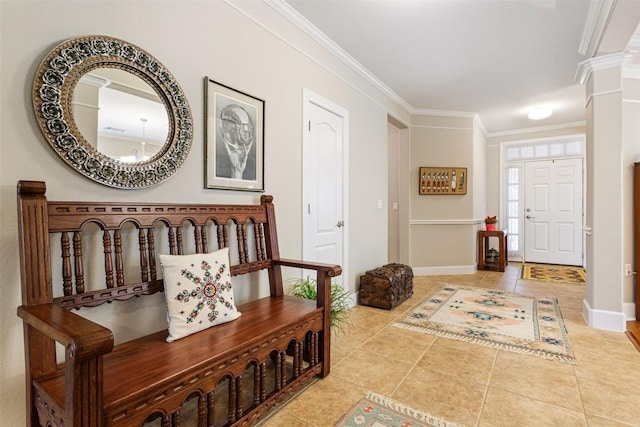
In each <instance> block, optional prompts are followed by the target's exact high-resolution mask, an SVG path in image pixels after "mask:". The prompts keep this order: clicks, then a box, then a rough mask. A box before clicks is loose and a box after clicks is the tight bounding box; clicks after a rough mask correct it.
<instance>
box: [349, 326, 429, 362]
mask: <svg viewBox="0 0 640 427" xmlns="http://www.w3.org/2000/svg"><path fill="white" fill-rule="evenodd" d="M435 339H436V337H434V336H433V335H425V334H421V333H418V332H413V331H407V330H405V329H401V328H396V327H395V326H386V327H385V328H384V329H382V330H381V331H380V332H379V333H378V334H376V335H374V336H373V337H371V338H370V339H369V341H367V342H366V343H365V344H364V345H363V346H362V347H360V348H361V350H363V351H366V352H369V353H377V354H380V355H382V356H386V357H388V358H390V359H393V360H399V361H401V362H405V363H408V364H411V365H413V364H415V363H416V362H417V361H418V360H420V358H421V357H422V355H423V354H424V352H425V351H426V350H427V349H428V348H429V347H431V345H432V344H433V342H434V341H435Z"/></svg>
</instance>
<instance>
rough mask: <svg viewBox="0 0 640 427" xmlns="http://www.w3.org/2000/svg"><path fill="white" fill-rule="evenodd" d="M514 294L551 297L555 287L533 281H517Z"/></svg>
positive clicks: (551, 284)
mask: <svg viewBox="0 0 640 427" xmlns="http://www.w3.org/2000/svg"><path fill="white" fill-rule="evenodd" d="M516 292H519V293H522V294H529V295H545V296H546V295H553V294H554V292H555V287H554V286H553V283H549V282H537V281H533V280H518V284H517V285H516Z"/></svg>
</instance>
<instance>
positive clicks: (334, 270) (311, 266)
mask: <svg viewBox="0 0 640 427" xmlns="http://www.w3.org/2000/svg"><path fill="white" fill-rule="evenodd" d="M273 263H274V264H276V265H283V266H285V267H296V268H304V269H306V270H316V271H318V272H320V271H324V272H325V274H326V275H327V276H329V277H335V276H339V275H341V274H342V267H340V266H339V265H332V264H324V263H320V262H308V261H298V260H294V259H285V258H281V259H278V260H273Z"/></svg>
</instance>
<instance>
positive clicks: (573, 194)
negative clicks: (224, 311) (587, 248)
mask: <svg viewBox="0 0 640 427" xmlns="http://www.w3.org/2000/svg"><path fill="white" fill-rule="evenodd" d="M582 169H583V168H582V159H581V158H573V159H551V160H540V161H533V162H526V163H525V198H524V207H525V216H524V222H525V250H524V259H525V262H535V263H546V264H562V265H580V266H581V265H582V264H583V259H582V258H583V256H582V255H583V249H582V248H583V245H582V240H583V239H582V225H583V203H582V195H583V189H582V182H583V176H582Z"/></svg>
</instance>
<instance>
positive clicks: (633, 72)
mask: <svg viewBox="0 0 640 427" xmlns="http://www.w3.org/2000/svg"><path fill="white" fill-rule="evenodd" d="M622 78H623V79H636V80H639V79H640V65H631V64H629V65H624V66H623V67H622Z"/></svg>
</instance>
